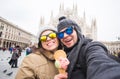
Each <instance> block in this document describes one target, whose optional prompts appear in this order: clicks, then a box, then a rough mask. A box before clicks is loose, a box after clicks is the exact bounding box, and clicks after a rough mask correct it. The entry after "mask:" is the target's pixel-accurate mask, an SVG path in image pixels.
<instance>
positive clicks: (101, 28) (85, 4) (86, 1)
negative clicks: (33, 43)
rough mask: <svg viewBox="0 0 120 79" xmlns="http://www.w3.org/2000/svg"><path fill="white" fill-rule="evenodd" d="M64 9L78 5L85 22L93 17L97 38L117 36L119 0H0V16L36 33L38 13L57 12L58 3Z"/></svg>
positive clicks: (110, 38)
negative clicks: (95, 23) (62, 5)
mask: <svg viewBox="0 0 120 79" xmlns="http://www.w3.org/2000/svg"><path fill="white" fill-rule="evenodd" d="M61 3H62V4H64V7H65V9H66V8H70V9H72V7H73V4H77V6H78V15H79V16H80V17H82V16H83V12H84V11H85V13H86V20H87V22H88V24H89V23H90V22H91V21H92V19H93V18H96V21H97V28H98V40H100V41H114V40H117V37H118V36H120V0H0V16H1V17H3V18H5V19H7V20H8V21H10V22H12V23H13V24H15V25H18V26H19V27H20V28H22V29H24V30H26V31H28V32H30V33H32V34H34V35H37V32H38V27H39V21H40V17H41V16H44V17H45V22H46V23H47V22H48V21H49V20H50V14H51V11H53V14H54V16H57V14H58V11H59V6H60V4H61Z"/></svg>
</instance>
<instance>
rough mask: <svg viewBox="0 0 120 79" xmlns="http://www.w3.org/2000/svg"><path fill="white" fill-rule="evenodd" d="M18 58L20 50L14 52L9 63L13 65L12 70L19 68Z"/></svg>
mask: <svg viewBox="0 0 120 79" xmlns="http://www.w3.org/2000/svg"><path fill="white" fill-rule="evenodd" d="M18 58H19V54H18V49H17V48H15V49H14V50H13V54H12V57H11V62H9V64H10V65H11V68H18V65H17V64H18Z"/></svg>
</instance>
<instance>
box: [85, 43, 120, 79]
mask: <svg viewBox="0 0 120 79" xmlns="http://www.w3.org/2000/svg"><path fill="white" fill-rule="evenodd" d="M86 63H87V79H120V63H118V62H116V61H115V60H113V59H111V58H110V57H108V55H107V52H106V51H105V50H104V49H103V47H102V46H95V45H94V46H91V47H89V48H88V49H87V51H86Z"/></svg>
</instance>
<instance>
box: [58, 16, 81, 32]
mask: <svg viewBox="0 0 120 79" xmlns="http://www.w3.org/2000/svg"><path fill="white" fill-rule="evenodd" d="M69 26H75V29H79V31H81V29H80V27H79V26H78V25H77V23H76V22H75V21H73V20H71V19H67V18H66V17H64V16H62V17H60V18H59V24H58V26H57V30H58V32H60V31H61V30H62V29H64V28H66V27H69Z"/></svg>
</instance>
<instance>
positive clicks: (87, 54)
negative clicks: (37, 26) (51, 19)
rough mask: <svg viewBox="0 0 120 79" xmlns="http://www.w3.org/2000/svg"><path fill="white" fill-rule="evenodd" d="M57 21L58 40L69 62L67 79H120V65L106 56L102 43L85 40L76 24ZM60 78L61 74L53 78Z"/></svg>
mask: <svg viewBox="0 0 120 79" xmlns="http://www.w3.org/2000/svg"><path fill="white" fill-rule="evenodd" d="M59 21H60V22H59V24H58V26H57V29H58V38H59V39H60V41H61V42H62V43H63V46H64V50H65V52H66V53H67V57H68V59H69V61H70V64H69V66H68V69H67V72H68V79H120V64H119V63H118V62H116V61H115V60H113V59H111V58H110V57H109V56H108V50H107V48H106V47H105V46H104V45H103V44H102V43H100V42H93V41H92V40H91V39H88V38H86V37H85V36H84V35H83V34H82V33H81V28H80V27H79V26H78V25H77V23H76V22H74V21H72V20H70V19H67V18H65V17H61V18H60V19H59ZM62 78H64V76H61V74H58V75H56V76H55V79H62ZM65 78H66V77H65Z"/></svg>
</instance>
